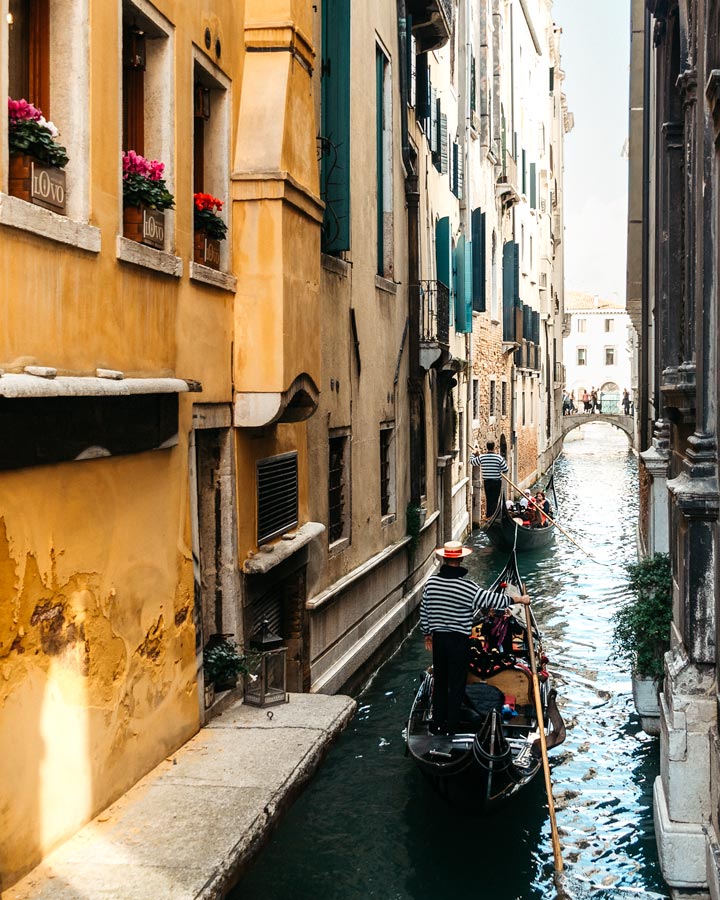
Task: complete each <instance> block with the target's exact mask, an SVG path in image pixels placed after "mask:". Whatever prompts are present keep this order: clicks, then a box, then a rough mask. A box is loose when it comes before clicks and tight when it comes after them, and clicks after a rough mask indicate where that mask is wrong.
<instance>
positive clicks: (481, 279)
mask: <svg viewBox="0 0 720 900" xmlns="http://www.w3.org/2000/svg"><path fill="white" fill-rule="evenodd" d="M471 229H472V283H473V296H472V308H473V310H474V311H475V312H485V310H486V309H487V306H486V301H485V290H486V284H485V282H486V268H485V266H486V259H485V213H484V212H482V210H481V209H480V207H478V208H477V209H474V210H473V211H472V216H471Z"/></svg>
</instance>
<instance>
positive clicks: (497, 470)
mask: <svg viewBox="0 0 720 900" xmlns="http://www.w3.org/2000/svg"><path fill="white" fill-rule="evenodd" d="M470 465H471V466H480V468H481V469H482V477H483V478H484V479H487V478H490V479H493V478H494V479H498V478H500V475H501V473H502V472H507V471H508V464H507V463H506V462H505V460H504V458H503V457H502V456H500V454H499V453H481V454H479V455H477V456H476V455H474V454H473V455H472V456H471V457H470Z"/></svg>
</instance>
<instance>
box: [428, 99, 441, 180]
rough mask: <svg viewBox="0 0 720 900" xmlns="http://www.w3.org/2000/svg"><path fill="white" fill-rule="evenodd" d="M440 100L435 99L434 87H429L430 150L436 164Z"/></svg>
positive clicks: (437, 157) (437, 158)
mask: <svg viewBox="0 0 720 900" xmlns="http://www.w3.org/2000/svg"><path fill="white" fill-rule="evenodd" d="M440 110H441V106H440V101H439V100H438V99H437V91H436V90H435V88H434V87H432V86H431V87H430V152H431V153H432V156H433V162H434V163H435V165H436V166H437V164H438V160H439V158H440V157H439V156H438V146H439V135H438V120H439V117H440Z"/></svg>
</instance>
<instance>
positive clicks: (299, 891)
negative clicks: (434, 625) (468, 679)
mask: <svg viewBox="0 0 720 900" xmlns="http://www.w3.org/2000/svg"><path fill="white" fill-rule="evenodd" d="M575 434H576V435H577V434H582V435H583V436H584V439H582V440H576V441H573V442H567V443H566V447H565V451H564V453H563V455H562V457H561V458H560V459H559V460H558V462H557V464H556V484H557V490H558V498H559V501H560V519H561V522H562V524H563V527H565V528H566V530H568V532H569V533H571V534H572V536H573V537H574V538H575V540H576V541H577V542H578V543H579V544H580V545H582V546H583V547H584V548H587V549H588V550H589V551H590V552H591V553H592V554H593V555H594V556H595V557H596V558H597V559H598V560H600V561H601V562H602V563H603V564H602V565H599V564H597V563H593V562H591V561H590V560H588V559H587V558H586V557H585V556H584V555H583V554H582V553H581V552H580V551H579V550H578V549H577V548H576V547H574V546H573V545H572V544H571V543H570V542H569V541H567V540H566V539H565V538H564V537H562V536H561V535H558V536H557V537H556V539H555V542H554V545H553V546H552V547H551V548H550V549H549V550H546V551H544V552H543V553H542V554H534V555H523V556H521V557H520V558H519V563H520V570H521V573H522V574H523V576H524V577H525V578H526V582H527V589H528V592H529V593H530V595H531V596H532V597H533V600H534V609H535V612H536V615H537V618H538V621H539V623H540V625H541V629H542V631H543V634H544V643H545V651H546V653H547V654H548V655H549V657H550V660H551V662H550V669H551V671H552V673H553V676H554V683H555V686H556V687H557V688H558V692H559V694H560V695H561V698H562V705H561V711H562V713H563V716H564V718H565V721H566V724H567V728H568V736H567V740H566V742H565V744H564V745H562V746H561V747H559V748H557V749H556V750H555V751H553V752H552V754H551V758H552V779H553V785H554V795H555V798H556V805H557V819H558V826H559V829H560V834H561V842H562V847H563V856H564V860H565V865H566V870H567V874H568V884H569V886H570V888H571V894H572V896H573V897H576V898H580V897H583V898H584V897H595V898H600V900H610V898H613V900H614V898H621V897H623V898H624V897H632V896H637V897H642V898H644V900H654V898H667V897H668V893H667V889H666V888H665V886H664V884H663V881H662V878H661V876H660V872H659V865H658V862H657V856H656V850H655V839H654V835H653V826H652V785H653V780H654V779H655V777H656V775H657V774H658V742H657V740H656V739H651V738H649V737H648V736H647V735H646V734H645V733H644V732H643V731H642V730H641V727H640V721H639V719H638V717H637V716H636V714H635V711H634V708H633V704H632V698H631V694H630V679H629V676H628V674H627V673H626V672H625V671H624V670H623V669H622V668H621V667H620V665H619V664H618V663H617V662H616V661H615V660H613V658H612V651H613V644H612V623H611V617H612V614H613V612H614V611H615V610H616V609H617V607H618V605H619V604H621V603H622V602H623V599H624V597H625V590H626V587H625V585H626V581H625V574H624V570H623V564H624V563H625V562H628V561H631V560H633V559H634V558H635V555H636V550H635V546H636V545H635V529H636V525H637V464H636V460H635V458H634V457H633V456H632V454H631V453H630V452H629V451H628V449H627V442H626V440H625V438H624V436H622V435H621V434H620V433H619V432H617V431H614V430H612V429H611V428H610V426H600V425H593V426H592V427H590V428H584V429H582V431H581V432H575ZM468 543H469V544H470V545H471V546H472V547H473V549H474V550H475V552H474V554H473V555H472V556H471V557H469V568H470V571H471V574H472V575H473V576H474V577H475V578H476V579H477V580H479V581H480V582H482V583H485V584H488V583H490V581H492V579H493V578H494V577H495V575H496V574H497V572H498V571H499V570H500V569H501V568H502V566H503V564H504V562H505V559H504V557H503V556H501V555H499V554H497V553H496V552H495V551H493V550H491V549H490V548H489V547H488V545H487V542H486V539H485V537H484V535H482V534H479V533H474V534H473V535H471V537H470V538H469V541H468ZM428 663H429V654H427V653H426V652H425V650H424V648H423V643H422V639H421V636H420V634H419V631H418V630H417V629H416V630H415V631H414V632H413V633H412V634H411V635H410V636H409V637H408V638H407V640H406V641H405V642H404V643H403V645H402V646H401V647H400V649H399V650H398V651H397V652H396V653H395V655H394V656H393V657H392V658H391V659H389V660H388V661H387V662H386V663H385V665H384V666H383V667H382V668H381V669H380V670H379V671H378V672H377V673H376V674H375V676H374V677H373V679H372V680H371V682H370V683H369V684H368V685H367V686H366V687H365V689H364V690H363V691H362V693H360V695H359V696H358V698H357V700H358V712H357V715H356V717H355V719H354V720H353V722H352V723H351V725H350V726H349V727H348V729H347V731H346V732H345V733H344V734H343V735H342V737H341V738H340V740H339V741H338V742H337V743H336V744H335V746H334V747H333V748H332V750H331V752H330V754H329V755H328V757H327V759H326V761H325V762H324V763H323V765H322V767H321V769H320V771H319V773H318V774H317V776H316V778H315V779H314V780H313V782H312V783H311V785H310V786H309V787H308V789H307V790H306V791H305V793H304V794H303V795H302V796H301V797H300V798H299V800H298V801H297V802H296V803H295V805H294V806H293V807H292V809H291V810H290V812H289V814H288V815H287V816H286V818H285V819H284V820H283V822H282V823H281V825H280V827H279V828H278V829H277V831H276V832H275V833H274V835H273V837H272V839H271V841H270V842H269V844H268V845H267V847H266V848H265V849H264V851H263V852H262V854H261V856H260V857H259V859H258V861H257V862H256V864H255V866H254V867H253V868H252V869H251V870H250V872H249V873H248V874H247V875H246V877H245V878H244V880H243V881H242V882H241V883H240V884H239V885H238V887H237V888H236V889H235V891H234V892H233V894H232V895H231V897H232V898H233V900H361V898H363V900H364V898H379V900H446V898H456V897H457V898H460V897H463V898H464V897H473V898H487V900H545V898H551V897H554V896H555V893H554V890H553V887H552V885H553V860H552V850H551V843H550V827H549V821H548V813H547V804H546V800H545V792H544V785H543V781H542V778H541V777H539V778H537V779H536V780H535V782H534V783H533V784H531V785H530V786H529V788H528V789H526V791H525V792H524V793H522V794H521V795H520V796H519V797H518V798H517V799H516V800H515V801H514V802H513V804H512V805H508V806H507V807H505V809H504V810H502V812H501V813H500V814H498V815H495V816H493V817H492V818H487V819H481V818H474V817H472V816H460V815H458V814H457V813H456V812H455V811H454V810H453V809H451V808H449V807H448V806H447V805H446V804H445V803H444V801H442V800H441V799H440V798H438V797H437V796H435V794H434V793H433V791H432V789H431V787H430V785H429V784H428V783H427V782H426V781H425V779H424V778H423V777H422V775H421V774H420V772H419V771H417V770H416V768H415V766H414V765H413V763H412V761H411V760H410V759H409V758H407V757H406V756H405V755H404V742H403V729H404V726H405V721H406V718H407V715H408V712H409V709H410V704H411V702H412V698H413V696H414V693H415V690H416V688H417V686H418V683H419V680H420V676H421V672H422V671H423V669H424V667H425V666H426V665H427V664H428Z"/></svg>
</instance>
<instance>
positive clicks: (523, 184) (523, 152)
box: [520, 150, 527, 194]
mask: <svg viewBox="0 0 720 900" xmlns="http://www.w3.org/2000/svg"><path fill="white" fill-rule="evenodd" d="M520 156H521V159H522V193H523V194H527V177H526V174H525V151H524V150H523V151H522V153H521V154H520Z"/></svg>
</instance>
